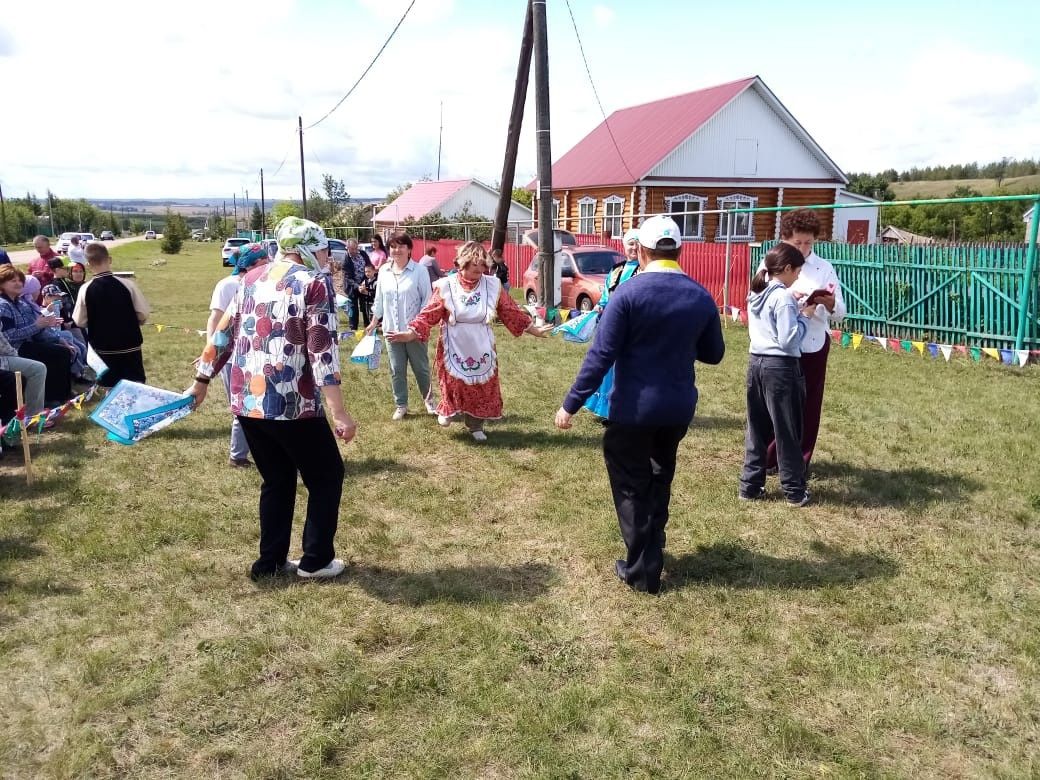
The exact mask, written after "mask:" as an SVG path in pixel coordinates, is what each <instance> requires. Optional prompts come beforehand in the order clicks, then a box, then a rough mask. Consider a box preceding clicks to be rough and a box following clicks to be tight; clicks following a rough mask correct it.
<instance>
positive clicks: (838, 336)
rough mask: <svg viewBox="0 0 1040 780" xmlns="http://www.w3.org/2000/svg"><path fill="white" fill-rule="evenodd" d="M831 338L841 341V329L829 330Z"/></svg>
mask: <svg viewBox="0 0 1040 780" xmlns="http://www.w3.org/2000/svg"><path fill="white" fill-rule="evenodd" d="M831 338H832V339H834V340H835V341H841V331H840V330H832V331H831Z"/></svg>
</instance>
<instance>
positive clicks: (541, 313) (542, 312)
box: [535, 306, 545, 320]
mask: <svg viewBox="0 0 1040 780" xmlns="http://www.w3.org/2000/svg"><path fill="white" fill-rule="evenodd" d="M535 311H536V312H538V316H539V317H541V318H542V319H543V320H544V319H545V307H544V306H539V307H538V308H537V309H535Z"/></svg>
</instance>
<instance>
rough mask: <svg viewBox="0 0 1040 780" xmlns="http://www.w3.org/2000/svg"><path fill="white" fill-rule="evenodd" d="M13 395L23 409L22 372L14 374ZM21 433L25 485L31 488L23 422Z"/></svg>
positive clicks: (29, 461) (31, 481)
mask: <svg viewBox="0 0 1040 780" xmlns="http://www.w3.org/2000/svg"><path fill="white" fill-rule="evenodd" d="M14 394H15V400H16V402H17V404H18V408H19V409H24V408H25V401H24V400H23V398H22V372H21V371H15V372H14ZM21 423H22V424H21V432H22V454H23V455H24V456H25V484H27V485H29V486H30V487H31V486H32V483H33V472H32V457H31V456H30V454H29V437H28V436H27V435H26V433H25V420H22V421H21Z"/></svg>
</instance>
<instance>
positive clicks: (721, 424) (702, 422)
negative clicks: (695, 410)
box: [690, 414, 744, 431]
mask: <svg viewBox="0 0 1040 780" xmlns="http://www.w3.org/2000/svg"><path fill="white" fill-rule="evenodd" d="M690 430H691V431H695V430H712V431H742V430H744V418H743V417H717V416H712V415H710V414H695V415H694V416H693V421H692V422H691V423H690Z"/></svg>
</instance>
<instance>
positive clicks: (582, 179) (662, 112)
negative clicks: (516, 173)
mask: <svg viewBox="0 0 1040 780" xmlns="http://www.w3.org/2000/svg"><path fill="white" fill-rule="evenodd" d="M756 78H757V76H752V77H751V78H746V79H741V80H739V81H731V82H729V83H728V84H719V85H718V86H716V87H709V88H708V89H701V90H698V91H697V92H689V93H687V94H685V95H676V96H675V97H670V98H665V99H664V100H656V101H654V102H653V103H644V104H643V105H640V106H632V107H631V108H623V109H621V110H619V111H615V112H614V113H613V114H611V115H610V117H608V119H607V121H606V122H602V123H600V125H599V127H597V128H596V129H595V130H593V131H592V132H591V133H589V134H588V135H587V136H585V138H583V139H582V140H581V141H579V142H578V143H577V144H576V145H575V146H574V147H573V148H572V149H571V150H570V151H569V152H567V153H566V154H565V155H563V157H561V158H560V159H559V160H557V161H556V163H555V164H554V165H553V167H552V186H553V189H554V190H566V189H573V188H576V187H591V186H608V185H613V184H635V183H636V182H637V181H639V180H640V179H642V178H643V177H644V176H646V174H647V173H649V172H650V171H651V170H652V169H653V167H654V166H655V165H657V164H658V163H659V162H661V160H663V159H664V158H665V157H667V156H668V155H669V154H671V152H672V151H673V150H674V149H675V147H677V146H678V145H679V144H681V143H682V142H683V141H685V140H686V139H687V138H689V137H690V136H691V135H693V133H694V132H696V131H697V129H698V128H700V127H701V125H703V124H704V123H705V122H707V121H708V120H709V119H711V118H712V117H713V116H715V114H716V113H718V111H719V109H721V108H722V107H723V106H725V105H726V104H727V103H729V102H730V101H731V100H732V99H733V98H735V97H736V96H737V95H739V94H740V93H741V92H743V91H744V90H745V89H747V88H748V87H749V86H750V85H751V84H752V83H753V82H754V81H755V80H756ZM608 122H609V123H610V131H613V134H614V140H615V141H617V149H615V148H614V141H612V140H611V138H610V131H608V130H607V123H608ZM618 149H620V150H621V156H620V157H619V156H618ZM532 185H533V183H532Z"/></svg>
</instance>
